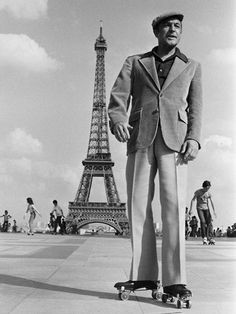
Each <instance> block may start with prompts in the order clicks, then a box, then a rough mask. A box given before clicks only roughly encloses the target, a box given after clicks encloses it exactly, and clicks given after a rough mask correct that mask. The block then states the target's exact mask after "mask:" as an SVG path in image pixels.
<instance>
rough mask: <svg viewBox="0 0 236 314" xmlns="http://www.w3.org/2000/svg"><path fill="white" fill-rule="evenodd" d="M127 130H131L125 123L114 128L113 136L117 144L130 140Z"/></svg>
mask: <svg viewBox="0 0 236 314" xmlns="http://www.w3.org/2000/svg"><path fill="white" fill-rule="evenodd" d="M129 129H130V130H131V129H133V127H132V126H131V125H129V124H128V123H125V122H118V123H116V124H115V126H114V129H113V131H114V135H115V137H116V139H117V140H118V141H119V142H122V143H124V142H127V141H128V140H129V138H130V134H129Z"/></svg>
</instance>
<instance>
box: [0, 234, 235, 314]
mask: <svg viewBox="0 0 236 314" xmlns="http://www.w3.org/2000/svg"><path fill="white" fill-rule="evenodd" d="M186 247H187V273H188V281H189V285H188V286H189V288H191V290H192V292H193V299H192V308H191V309H186V308H182V309H178V308H176V306H175V304H173V303H169V304H163V303H162V302H160V301H157V300H154V299H152V297H151V292H150V291H138V292H135V293H132V294H131V295H130V298H129V300H127V301H120V300H119V299H118V295H117V290H116V289H115V288H114V287H113V286H114V283H115V282H117V281H123V280H124V281H125V280H127V279H128V273H129V265H130V257H131V250H130V239H128V238H125V237H117V236H113V235H110V236H109V235H95V236H92V235H89V236H71V235H65V236H60V235H56V236H55V235H49V234H35V235H34V236H27V235H26V234H20V233H18V234H12V233H7V234H6V233H0V313H1V314H5V313H11V314H23V313H24V314H38V313H50V314H53V313H57V314H62V313H63V314H70V313H71V314H77V313H78V314H85V313H86V314H96V313H103V314H124V313H125V314H141V313H142V314H152V313H153V314H154V313H155V314H159V313H165V314H167V313H168V314H169V313H190V314H204V313H206V314H213V313H214V314H215V313H217V314H224V313H226V314H229V313H230V314H231V313H236V297H235V295H236V294H235V292H236V280H235V279H236V268H235V266H236V241H235V240H234V239H226V238H222V239H219V240H217V243H216V245H215V246H203V245H202V244H201V242H200V240H199V239H193V240H191V239H190V240H188V241H186ZM157 248H158V252H159V254H160V248H161V239H159V238H158V239H157Z"/></svg>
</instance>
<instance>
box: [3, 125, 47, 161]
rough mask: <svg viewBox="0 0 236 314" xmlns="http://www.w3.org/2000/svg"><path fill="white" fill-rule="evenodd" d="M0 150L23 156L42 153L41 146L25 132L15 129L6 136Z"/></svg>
mask: <svg viewBox="0 0 236 314" xmlns="http://www.w3.org/2000/svg"><path fill="white" fill-rule="evenodd" d="M4 146H5V147H4ZM2 149H3V150H5V151H10V152H13V153H17V154H19V155H23V156H24V155H31V154H40V153H42V144H41V142H40V141H39V140H38V139H36V138H33V136H32V135H31V134H29V133H26V131H25V130H22V129H20V128H17V129H15V130H14V131H12V132H11V133H10V134H9V135H8V136H7V138H6V142H5V145H3V148H2Z"/></svg>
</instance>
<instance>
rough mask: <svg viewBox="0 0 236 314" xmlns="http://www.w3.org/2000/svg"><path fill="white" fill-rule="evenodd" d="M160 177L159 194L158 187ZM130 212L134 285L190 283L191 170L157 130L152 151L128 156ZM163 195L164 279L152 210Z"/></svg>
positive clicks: (155, 209)
mask: <svg viewBox="0 0 236 314" xmlns="http://www.w3.org/2000/svg"><path fill="white" fill-rule="evenodd" d="M157 173H158V177H159V191H156V188H155V178H156V174H157ZM126 180H127V207H128V217H129V222H130V228H131V244H132V262H131V271H130V279H131V280H153V281H155V280H157V279H162V284H163V286H168V285H173V284H186V269H185V207H186V203H185V197H186V184H187V165H186V164H185V163H183V162H182V160H181V155H180V154H177V153H175V152H173V151H172V150H170V149H169V148H168V147H167V146H166V145H165V143H164V141H163V138H162V134H161V129H160V127H159V128H158V131H157V134H156V137H155V140H154V142H153V144H152V146H151V147H149V148H148V149H143V150H138V151H136V152H135V153H131V154H129V155H128V159H127V165H126ZM155 192H159V199H160V204H161V218H162V232H163V237H162V254H161V255H162V256H161V262H162V276H160V274H159V269H158V259H157V250H156V235H155V229H154V220H153V211H157V210H158V208H156V206H155V208H152V201H153V197H154V193H155Z"/></svg>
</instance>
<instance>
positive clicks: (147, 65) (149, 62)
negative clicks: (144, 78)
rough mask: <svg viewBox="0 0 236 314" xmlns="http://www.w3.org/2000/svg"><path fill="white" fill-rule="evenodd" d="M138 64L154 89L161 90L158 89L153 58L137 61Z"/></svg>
mask: <svg viewBox="0 0 236 314" xmlns="http://www.w3.org/2000/svg"><path fill="white" fill-rule="evenodd" d="M139 62H140V63H141V65H142V66H143V68H144V69H145V71H146V72H147V74H148V76H149V78H150V79H151V80H152V82H153V83H154V85H155V86H156V88H157V89H158V90H160V89H161V88H160V83H159V80H158V76H157V71H156V65H155V58H154V56H149V57H145V58H142V59H139Z"/></svg>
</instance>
